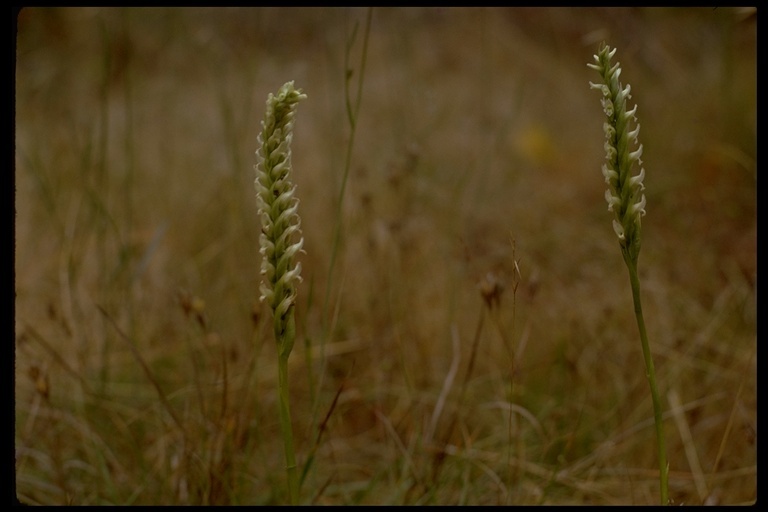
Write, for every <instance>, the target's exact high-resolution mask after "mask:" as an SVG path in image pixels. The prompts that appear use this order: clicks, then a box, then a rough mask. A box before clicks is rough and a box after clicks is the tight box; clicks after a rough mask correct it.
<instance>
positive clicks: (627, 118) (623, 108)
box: [587, 44, 669, 505]
mask: <svg viewBox="0 0 768 512" xmlns="http://www.w3.org/2000/svg"><path fill="white" fill-rule="evenodd" d="M615 54H616V49H615V48H614V49H613V50H611V49H610V47H608V46H606V45H605V44H603V45H601V47H600V50H599V51H598V54H597V55H595V56H594V58H595V63H594V64H587V66H589V67H590V68H592V69H594V70H595V71H597V72H598V73H600V77H601V78H602V81H603V83H601V84H594V83H592V82H590V83H589V85H590V87H591V88H593V89H598V90H599V91H600V92H602V95H603V97H602V98H601V102H602V105H603V112H605V115H606V117H607V120H606V121H605V123H604V124H603V131H604V132H605V138H606V141H605V158H606V160H607V161H608V162H607V163H605V164H603V176H604V177H605V182H606V183H607V184H608V190H606V192H605V199H606V201H608V210H609V211H612V212H613V213H614V219H613V230H614V232H615V233H616V236H617V237H618V238H619V245H620V247H621V254H622V256H623V257H624V262H625V263H626V264H627V268H628V269H629V281H630V284H631V286H632V299H633V301H634V304H635V317H636V318H637V326H638V329H639V331H640V341H641V343H642V347H643V359H644V360H645V369H646V376H647V378H648V383H649V385H650V388H651V398H652V400H653V415H654V421H655V423H656V439H657V447H658V460H659V487H660V494H661V503H662V505H666V504H668V503H669V483H668V482H669V465H668V463H667V451H666V443H665V438H664V423H663V420H662V410H661V401H660V398H659V391H658V388H657V386H656V372H655V370H654V368H653V358H652V357H651V350H650V346H649V344H648V335H647V333H646V330H645V321H644V319H643V308H642V304H641V302H640V280H639V278H638V274H637V261H638V257H639V255H640V218H641V217H642V216H644V215H645V194H643V190H645V186H644V185H643V179H644V178H645V169H644V168H643V167H642V165H643V161H642V160H641V159H640V157H641V156H642V154H643V145H642V144H639V142H638V138H637V137H638V134H639V133H640V125H639V124H638V123H637V116H636V113H637V105H635V106H634V108H633V109H632V110H627V100H628V99H630V98H631V96H630V94H629V92H630V90H631V88H630V86H629V85H627V86H626V87H622V85H621V82H620V81H619V75H621V67H619V63H616V64H613V65H612V64H611V59H612V58H613V56H614V55H615ZM632 123H635V124H636V127H635V128H634V129H632ZM635 145H637V146H638V147H637V149H635V150H632V148H633V147H634V146H635ZM635 164H637V166H638V167H640V172H639V173H638V174H635V175H633V174H632V170H633V167H635Z"/></svg>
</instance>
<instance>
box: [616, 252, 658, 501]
mask: <svg viewBox="0 0 768 512" xmlns="http://www.w3.org/2000/svg"><path fill="white" fill-rule="evenodd" d="M624 261H625V262H626V263H627V268H628V269H629V281H630V283H631V284H632V299H633V301H634V303H635V317H636V318H637V327H638V329H639V330H640V342H641V343H642V345H643V359H644V360H645V376H646V377H647V378H648V384H649V385H650V387H651V399H652V400H653V419H654V421H655V423H656V444H657V447H658V451H659V455H658V458H659V487H660V492H661V504H662V505H667V504H669V464H668V463H667V447H666V442H665V440H664V423H663V420H662V413H661V400H660V399H659V389H658V387H657V386H656V371H655V370H654V368H653V358H652V357H651V347H650V345H649V344H648V334H647V333H646V331H645V320H643V306H642V304H641V302H640V279H639V278H638V277H637V259H636V258H635V259H633V258H630V257H628V255H627V254H626V253H625V254H624Z"/></svg>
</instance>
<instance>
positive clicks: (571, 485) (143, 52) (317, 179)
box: [15, 7, 757, 504]
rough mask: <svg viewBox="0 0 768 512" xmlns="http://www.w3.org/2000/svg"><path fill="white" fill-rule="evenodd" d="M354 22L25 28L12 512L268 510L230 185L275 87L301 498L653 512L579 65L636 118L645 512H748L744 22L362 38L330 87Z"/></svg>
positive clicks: (258, 314)
mask: <svg viewBox="0 0 768 512" xmlns="http://www.w3.org/2000/svg"><path fill="white" fill-rule="evenodd" d="M366 15H367V10H366V9H340V8H315V9H309V8H301V9H299V8H290V9H289V8H250V9H246V8H243V9H234V8H215V9H212V8H209V9H191V8H190V9H165V8H163V9H147V8H141V9H103V8H70V9H58V8H26V9H23V10H22V11H21V13H20V15H19V17H18V35H17V53H16V58H17V62H16V154H15V166H16V169H15V186H16V197H15V199H16V204H15V207H16V223H15V238H16V240H15V243H16V246H15V280H16V283H15V293H16V303H15V334H16V343H15V356H16V376H15V383H16V387H15V428H16V431H15V448H16V482H15V483H16V492H17V495H18V497H19V498H20V499H21V500H23V501H25V502H27V503H32V504H66V503H72V504H273V503H286V502H287V501H288V497H287V495H286V490H285V467H284V458H283V457H284V455H283V450H282V441H281V437H280V425H279V419H278V417H277V413H276V411H277V404H276V393H275V388H276V385H277V374H276V372H277V368H276V367H275V359H276V347H275V343H274V338H273V336H272V325H271V320H270V315H269V310H268V307H267V306H266V305H264V304H261V303H259V301H258V299H259V295H260V292H259V282H260V278H261V276H260V273H259V272H260V261H261V255H260V253H259V234H260V232H261V225H260V219H259V216H258V214H257V210H258V205H257V201H256V190H255V187H254V179H255V172H254V170H253V166H254V164H255V163H256V155H255V152H256V150H257V149H258V142H257V136H258V134H259V131H260V129H261V127H260V125H259V122H260V121H261V119H262V118H263V115H264V99H265V98H266V97H267V95H268V93H270V92H274V91H276V90H277V88H278V87H280V86H281V85H282V84H283V83H285V82H287V81H289V80H294V81H295V83H296V86H297V87H301V88H302V89H303V90H304V92H306V93H307V95H308V99H307V100H305V101H303V102H302V105H301V113H300V120H299V121H297V124H296V126H295V129H294V138H293V142H292V151H293V155H292V160H293V171H292V176H293V181H294V183H295V184H296V185H297V190H296V196H297V197H299V198H300V200H301V206H300V209H301V218H302V223H301V227H302V232H303V236H304V249H305V251H306V254H301V255H299V258H298V259H299V260H300V261H301V266H302V271H301V275H302V277H303V282H302V284H301V286H300V288H299V293H298V298H297V304H296V325H297V337H296V343H295V347H294V351H293V354H292V356H291V359H290V374H291V388H290V391H291V413H292V419H293V426H294V429H293V431H294V443H295V448H296V455H297V458H298V463H299V468H300V471H301V470H303V469H304V467H305V464H306V462H307V460H308V459H310V456H311V460H312V463H311V465H309V466H308V472H307V474H306V477H305V479H304V481H303V483H302V486H301V492H300V501H301V502H302V503H317V504H357V503H362V504H654V503H657V501H658V482H659V479H658V466H657V464H656V450H655V444H654V443H655V433H654V426H653V425H654V424H653V411H652V406H651V401H650V398H649V397H648V384H647V382H646V378H645V374H644V367H643V360H642V354H641V351H640V344H639V342H638V333H637V325H636V323H635V318H634V314H633V309H632V296H631V292H630V289H629V283H628V282H627V276H626V269H625V268H624V263H623V261H622V258H621V256H620V252H619V250H618V247H617V245H618V242H617V239H616V235H615V234H614V232H613V229H612V228H611V218H612V215H611V214H610V213H609V212H607V211H606V202H605V198H604V192H605V182H604V179H603V176H602V173H601V169H600V167H601V165H602V163H603V161H604V150H603V147H602V144H603V140H604V135H603V129H602V123H603V118H604V115H603V113H602V112H601V109H600V105H599V101H598V99H597V98H596V96H597V95H596V93H595V92H594V91H592V90H590V88H589V84H588V82H589V80H594V79H595V77H594V71H593V70H590V69H589V68H587V66H586V65H585V63H586V62H590V61H591V60H592V55H593V54H594V53H596V51H597V48H598V45H599V43H600V42H601V41H606V42H607V43H609V44H610V45H611V46H612V47H618V48H619V49H620V50H619V58H620V61H621V64H622V67H623V68H624V69H625V72H626V73H627V76H624V75H622V79H625V78H626V80H627V81H628V82H631V84H632V95H633V99H632V103H633V104H634V103H637V104H639V105H640V106H641V107H640V108H641V118H642V124H643V126H642V141H643V145H644V152H643V161H644V167H645V169H646V177H645V180H644V183H645V186H646V189H645V191H644V193H645V196H646V199H647V203H648V205H649V206H648V214H647V215H646V216H645V217H643V221H642V222H643V249H642V253H641V255H640V265H639V271H640V277H641V280H642V283H643V288H642V293H643V309H644V313H645V320H646V325H647V329H648V337H649V338H650V340H651V347H652V350H653V357H654V361H655V365H656V375H657V380H658V383H659V389H660V390H661V393H662V395H663V396H662V401H663V404H664V419H665V427H666V437H667V452H668V460H669V463H670V475H669V493H670V497H671V498H672V499H673V500H674V502H675V503H677V504H679V503H683V504H700V503H705V502H706V503H723V504H742V503H751V502H753V501H754V500H755V499H756V474H757V455H756V439H755V432H756V428H757V425H756V422H757V405H756V404H757V403H756V393H757V391H756V386H757V385H756V364H757V359H756V357H755V349H756V344H757V334H756V291H755V290H756V273H757V270H756V266H757V258H756V239H757V228H756V163H755V159H756V144H757V142H756V140H757V139H756V119H757V112H756V101H757V100H756V96H757V91H756V74H757V66H756V19H755V18H756V15H755V13H754V10H753V11H749V10H744V9H735V8H722V7H720V8H717V9H712V8H696V9H694V8H663V9H662V8H653V9H640V8H622V9H584V8H536V9H533V8H507V9H500V8H499V9H489V8H482V9H481V8H474V9H459V8H424V9H422V8H418V9H417V8H412V9H402V8H381V9H376V10H374V12H373V19H372V25H371V32H370V37H369V40H368V47H367V51H368V54H367V64H366V67H365V69H364V70H361V69H360V65H359V63H360V55H361V51H362V49H363V35H364V33H363V32H364V26H365V18H366ZM345 62H348V66H349V67H348V69H346V70H345V64H344V63H345ZM361 71H362V72H363V73H364V75H363V78H364V80H363V87H362V97H361V103H360V111H359V116H358V118H357V120H356V126H355V136H354V146H353V147H352V150H353V151H352V158H351V167H350V173H349V177H348V180H347V182H346V188H345V192H344V197H343V198H342V200H343V203H342V209H341V211H342V216H341V224H340V231H339V233H340V238H339V245H338V255H337V258H338V259H337V261H335V263H334V265H333V266H331V255H332V253H333V237H334V227H335V225H336V221H337V216H336V208H337V205H338V201H339V193H340V190H341V187H342V180H343V174H344V165H345V158H346V153H347V149H348V143H349V141H350V134H351V131H350V123H349V120H348V116H347V107H346V105H345V84H347V85H348V88H347V90H350V89H351V96H352V98H353V99H354V92H355V90H356V84H357V79H358V78H359V76H360V73H361ZM347 77H349V82H347ZM518 269H519V273H518ZM326 290H328V293H327V294H326ZM326 298H327V300H326ZM470 360H471V361H472V362H471V371H469V370H470Z"/></svg>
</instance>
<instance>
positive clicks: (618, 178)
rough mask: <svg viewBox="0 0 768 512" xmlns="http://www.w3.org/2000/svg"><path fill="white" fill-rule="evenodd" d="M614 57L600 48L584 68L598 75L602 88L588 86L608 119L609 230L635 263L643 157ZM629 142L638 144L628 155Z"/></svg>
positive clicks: (626, 89) (642, 210)
mask: <svg viewBox="0 0 768 512" xmlns="http://www.w3.org/2000/svg"><path fill="white" fill-rule="evenodd" d="M615 54H616V49H615V48H614V49H613V50H611V49H610V48H609V47H608V46H603V47H602V48H601V50H600V52H599V53H598V54H597V55H595V56H594V59H595V62H596V64H587V66H589V67H590V68H592V69H594V70H596V71H597V72H598V73H600V76H601V77H602V79H603V83H602V84H595V83H592V82H590V83H589V85H590V87H591V88H593V89H598V90H599V91H600V92H602V94H603V97H602V98H601V103H602V105H603V112H605V115H606V117H607V118H608V119H607V120H606V121H605V122H604V123H603V131H604V132H605V139H606V140H605V159H606V160H608V162H607V163H605V164H603V176H604V177H605V182H606V183H607V184H608V190H606V191H605V199H606V201H608V210H610V211H613V212H614V216H615V218H614V220H613V230H614V231H615V232H616V236H618V237H619V241H620V243H621V247H622V252H626V253H627V255H628V256H630V257H631V258H633V259H637V256H638V254H639V252H640V217H642V216H643V215H645V194H643V190H645V185H643V179H644V178H645V169H644V168H643V167H642V165H643V161H642V160H641V159H640V157H641V156H642V155H643V145H642V144H639V143H638V140H637V136H638V134H639V133H640V124H638V123H637V116H636V115H635V114H636V113H637V105H635V106H634V108H633V109H632V110H627V100H628V99H630V98H631V96H630V94H629V91H630V90H631V87H630V86H629V85H627V86H626V87H624V88H622V85H621V82H619V75H621V68H620V67H619V63H616V64H614V65H613V66H612V65H611V58H613V56H614V55H615ZM632 122H634V123H636V124H637V126H636V127H635V129H634V130H631V129H630V128H631V124H632ZM630 142H631V143H632V144H636V145H637V144H639V147H638V148H637V149H636V150H634V151H631V150H630V148H631V146H630ZM635 163H637V165H638V166H640V172H639V174H637V175H635V176H633V175H632V168H633V167H634V164H635Z"/></svg>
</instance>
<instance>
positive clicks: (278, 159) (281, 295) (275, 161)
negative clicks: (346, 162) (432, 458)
mask: <svg viewBox="0 0 768 512" xmlns="http://www.w3.org/2000/svg"><path fill="white" fill-rule="evenodd" d="M306 97H307V96H306V95H305V94H303V93H302V91H301V89H294V87H293V82H292V81H291V82H287V83H286V84H285V85H283V86H282V87H281V88H280V90H279V91H278V93H277V96H274V95H272V94H271V93H270V94H269V96H268V97H267V112H266V115H265V116H264V120H263V121H262V123H261V126H262V131H261V134H259V138H258V141H259V144H260V145H261V147H260V148H259V150H258V151H257V152H256V156H257V159H258V164H257V165H256V167H255V168H256V176H257V177H256V191H257V201H258V205H259V214H260V216H261V224H262V230H261V237H260V242H261V254H262V256H263V260H262V263H261V273H262V275H263V276H264V280H262V282H261V285H260V290H261V298H260V300H262V301H266V302H267V304H269V306H270V308H271V309H272V315H273V328H274V333H275V341H276V343H277V354H278V385H279V387H278V394H279V410H280V426H281V429H282V435H283V444H284V448H285V462H286V472H287V476H288V494H289V498H290V502H291V504H296V503H297V502H298V496H299V480H298V469H297V467H296V455H295V451H294V448H293V430H292V427H291V413H290V407H289V395H288V356H289V355H290V353H291V350H292V349H293V344H294V341H295V338H296V322H295V319H294V309H295V305H296V286H297V285H298V283H299V282H301V263H296V264H295V266H294V256H296V254H297V253H298V252H300V251H302V245H303V243H304V239H303V238H302V237H301V230H300V225H301V219H300V218H299V215H298V213H297V211H298V205H299V200H298V199H297V198H296V197H294V193H295V191H296V186H295V185H294V184H293V183H292V182H291V179H290V173H291V139H292V138H293V122H294V119H293V118H294V113H295V110H296V105H297V104H298V102H299V101H301V100H303V99H305V98H306ZM296 237H298V238H299V239H298V241H295V239H296Z"/></svg>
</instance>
